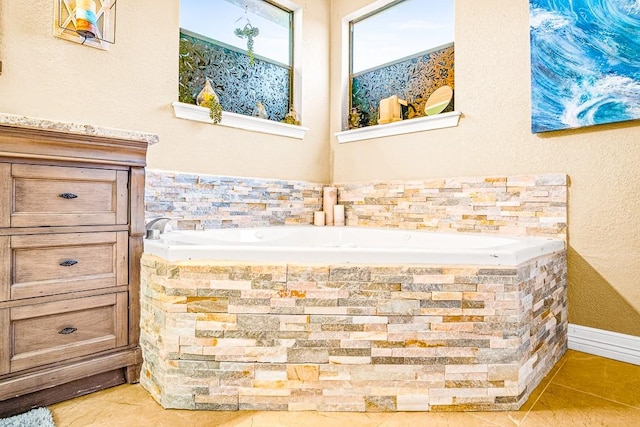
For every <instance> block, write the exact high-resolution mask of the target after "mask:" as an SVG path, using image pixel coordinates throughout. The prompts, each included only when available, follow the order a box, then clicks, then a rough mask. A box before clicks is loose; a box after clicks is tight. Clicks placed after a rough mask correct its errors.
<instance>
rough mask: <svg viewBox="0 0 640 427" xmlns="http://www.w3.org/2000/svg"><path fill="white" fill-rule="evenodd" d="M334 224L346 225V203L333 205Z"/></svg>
mask: <svg viewBox="0 0 640 427" xmlns="http://www.w3.org/2000/svg"><path fill="white" fill-rule="evenodd" d="M333 224H334V225H336V226H340V225H344V205H334V206H333Z"/></svg>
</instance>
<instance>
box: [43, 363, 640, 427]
mask: <svg viewBox="0 0 640 427" xmlns="http://www.w3.org/2000/svg"><path fill="white" fill-rule="evenodd" d="M639 393H640V366H635V365H629V364H626V363H621V362H616V361H613V360H608V359H604V358H601V357H596V356H590V355H587V354H584V353H579V352H572V351H569V352H567V354H566V355H565V356H564V357H563V358H562V359H561V360H560V362H558V364H557V365H556V366H555V367H554V368H553V369H552V371H551V372H550V373H549V374H548V375H547V376H546V377H545V378H544V379H543V381H542V382H541V384H540V385H539V386H538V387H537V388H536V389H535V390H534V392H533V393H532V394H531V397H530V398H529V400H528V401H527V402H526V403H525V405H524V406H523V407H522V408H521V409H520V411H512V412H456V413H437V412H433V413H430V412H417V413H416V412H399V413H344V412H313V411H310V412H265V411H227V412H220V411H187V410H165V409H163V408H162V407H161V406H160V405H158V404H157V403H156V402H155V400H153V398H152V397H151V396H150V395H149V394H148V393H147V392H146V391H145V390H144V389H143V388H142V387H141V386H140V385H139V384H136V385H128V384H127V385H122V386H118V387H114V388H111V389H107V390H103V391H100V392H97V393H93V394H90V395H88V396H83V397H80V398H77V399H73V400H70V401H67V402H62V403H59V404H56V405H52V406H51V407H50V409H51V411H52V413H53V417H54V420H55V422H56V425H57V426H58V427H85V426H92V427H138V426H140V427H146V426H150V427H210V426H216V427H218V426H219V427H271V426H273V427H288V426H295V427H343V426H344V427H373V426H375V427H423V426H424V427H438V426H443V427H444V426H447V427H458V426H460V427H476V426H477V427H481V426H482V427H485V426H486V427H495V426H504V427H513V426H519V427H537V426H551V427H565V426H568V427H571V426H574V425H575V426H588V427H591V426H616V427H617V426H621V427H626V426H633V427H640V405H639V402H640V396H639Z"/></svg>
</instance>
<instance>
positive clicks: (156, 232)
mask: <svg viewBox="0 0 640 427" xmlns="http://www.w3.org/2000/svg"><path fill="white" fill-rule="evenodd" d="M172 219H173V218H167V217H160V218H154V219H152V220H151V221H149V222H148V223H147V224H146V225H145V229H146V230H147V239H150V240H157V239H159V238H160V235H161V234H162V233H164V231H165V228H166V227H167V224H169V222H170V221H171V220H172Z"/></svg>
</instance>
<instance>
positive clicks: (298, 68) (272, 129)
mask: <svg viewBox="0 0 640 427" xmlns="http://www.w3.org/2000/svg"><path fill="white" fill-rule="evenodd" d="M263 1H266V2H268V3H270V4H272V5H274V6H276V7H279V8H281V9H284V10H288V11H290V12H291V16H292V22H291V39H290V45H291V49H290V56H291V59H290V62H291V74H290V79H289V85H290V97H289V105H290V107H292V108H293V109H294V110H295V111H296V113H297V115H298V118H299V119H300V120H301V121H302V118H303V111H302V110H303V109H302V91H303V82H302V78H301V76H302V62H303V58H302V55H303V52H302V22H303V6H301V5H299V4H297V3H295V2H293V1H291V0H263ZM176 96H177V93H176ZM172 106H173V110H174V114H175V117H176V118H180V119H186V120H192V121H199V122H207V123H211V122H212V120H211V119H209V118H206V117H204V116H203V112H206V113H207V114H208V109H207V108H204V107H200V106H197V105H194V104H185V103H182V102H178V101H174V102H173V103H172ZM218 125H221V126H225V127H233V128H238V129H245V130H251V131H256V132H262V133H267V134H272V135H280V136H289V137H293V138H298V139H303V138H304V135H305V134H306V132H307V131H308V128H305V127H303V126H298V125H289V124H286V123H281V122H276V121H273V120H265V119H258V118H255V117H252V116H245V115H242V114H236V113H232V112H228V111H223V113H222V120H221V122H220V123H219V124H218ZM287 127H295V128H297V129H298V130H296V131H293V130H291V129H287ZM283 129H284V130H283Z"/></svg>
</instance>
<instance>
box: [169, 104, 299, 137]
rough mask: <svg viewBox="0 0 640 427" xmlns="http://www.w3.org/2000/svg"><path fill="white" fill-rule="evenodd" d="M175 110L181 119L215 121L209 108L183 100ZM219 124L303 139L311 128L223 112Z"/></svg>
mask: <svg viewBox="0 0 640 427" xmlns="http://www.w3.org/2000/svg"><path fill="white" fill-rule="evenodd" d="M171 105H172V106H173V112H174V114H175V116H176V117H177V118H179V119H185V120H193V121H196V122H203V123H213V120H212V119H211V117H209V109H208V108H205V107H200V106H197V105H193V104H185V103H183V102H174V103H172V104H171ZM217 126H225V127H231V128H236V129H244V130H249V131H253V132H261V133H268V134H271V135H279V136H286V137H289V138H296V139H303V138H304V136H305V134H306V133H307V131H308V130H309V128H306V127H302V126H296V125H290V124H287V123H280V122H274V121H273V120H266V119H260V118H258V117H251V116H245V115H243V114H236V113H230V112H228V111H223V112H222V120H221V121H220V123H218V124H217Z"/></svg>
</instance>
